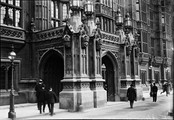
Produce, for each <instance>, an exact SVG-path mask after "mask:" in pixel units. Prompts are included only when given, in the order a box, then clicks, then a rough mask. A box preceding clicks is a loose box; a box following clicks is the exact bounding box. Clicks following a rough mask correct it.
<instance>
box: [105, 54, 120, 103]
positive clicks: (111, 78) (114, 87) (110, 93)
mask: <svg viewBox="0 0 174 120" xmlns="http://www.w3.org/2000/svg"><path fill="white" fill-rule="evenodd" d="M117 69H118V68H117V66H116V61H115V60H114V57H113V55H112V54H111V53H109V52H107V53H106V54H105V55H104V56H103V57H102V77H103V79H105V82H104V89H105V90H106V91H107V101H116V100H117V98H116V95H117V94H118V70H117Z"/></svg>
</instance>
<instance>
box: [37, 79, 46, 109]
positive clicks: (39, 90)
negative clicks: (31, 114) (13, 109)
mask: <svg viewBox="0 0 174 120" xmlns="http://www.w3.org/2000/svg"><path fill="white" fill-rule="evenodd" d="M43 86H45V85H44V84H43V81H42V79H40V80H39V82H38V83H37V84H36V86H35V91H36V98H37V108H38V110H39V102H38V99H39V96H40V92H41V91H42V87H43Z"/></svg>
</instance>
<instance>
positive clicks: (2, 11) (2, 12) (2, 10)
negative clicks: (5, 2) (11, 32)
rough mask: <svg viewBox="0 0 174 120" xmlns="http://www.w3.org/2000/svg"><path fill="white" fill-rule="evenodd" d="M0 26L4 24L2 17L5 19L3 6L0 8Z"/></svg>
mask: <svg viewBox="0 0 174 120" xmlns="http://www.w3.org/2000/svg"><path fill="white" fill-rule="evenodd" d="M0 12H1V18H0V19H1V24H3V23H4V21H3V20H4V17H5V7H4V6H1V11H0Z"/></svg>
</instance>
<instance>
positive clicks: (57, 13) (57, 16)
mask: <svg viewBox="0 0 174 120" xmlns="http://www.w3.org/2000/svg"><path fill="white" fill-rule="evenodd" d="M55 6H56V11H55V15H56V16H55V17H56V18H59V10H58V5H57V3H56V4H55Z"/></svg>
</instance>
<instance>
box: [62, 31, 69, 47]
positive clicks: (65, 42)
mask: <svg viewBox="0 0 174 120" xmlns="http://www.w3.org/2000/svg"><path fill="white" fill-rule="evenodd" d="M63 39H64V45H65V47H66V48H70V47H71V41H70V36H69V35H68V34H67V33H66V34H65V35H64V36H63Z"/></svg>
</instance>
